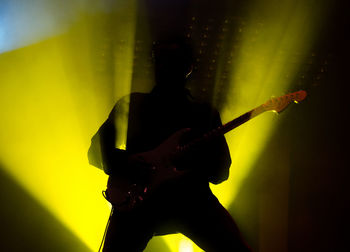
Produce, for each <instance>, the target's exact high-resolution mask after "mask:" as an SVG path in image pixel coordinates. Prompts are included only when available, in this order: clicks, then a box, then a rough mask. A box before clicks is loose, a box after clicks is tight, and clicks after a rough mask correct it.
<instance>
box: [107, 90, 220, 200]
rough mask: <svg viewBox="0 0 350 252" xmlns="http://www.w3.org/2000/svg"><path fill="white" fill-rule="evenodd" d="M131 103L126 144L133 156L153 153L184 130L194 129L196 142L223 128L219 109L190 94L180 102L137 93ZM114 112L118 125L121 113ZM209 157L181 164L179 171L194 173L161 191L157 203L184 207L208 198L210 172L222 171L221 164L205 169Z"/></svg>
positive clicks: (171, 98)
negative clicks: (196, 100)
mask: <svg viewBox="0 0 350 252" xmlns="http://www.w3.org/2000/svg"><path fill="white" fill-rule="evenodd" d="M129 99H130V100H129V101H130V106H129V113H128V118H129V120H128V131H127V132H128V133H127V144H126V149H127V151H128V153H129V154H134V153H141V152H146V151H149V150H153V149H155V148H156V147H157V146H159V145H160V144H161V143H163V142H164V141H165V140H166V139H167V138H168V137H169V136H171V135H172V134H173V133H175V132H176V131H178V130H180V129H183V128H191V129H192V130H191V134H189V135H192V136H190V138H194V137H196V136H197V135H198V136H199V135H201V134H203V133H205V132H207V131H209V130H210V129H212V128H215V127H218V126H219V125H220V124H221V121H220V117H219V114H218V112H217V111H216V110H215V109H213V108H212V107H211V106H210V105H209V104H206V103H199V102H195V101H193V100H192V99H191V98H189V97H188V96H187V95H186V93H184V94H183V95H182V96H176V98H174V97H171V96H170V97H167V96H166V95H164V94H161V95H158V94H157V93H150V94H142V93H133V94H131V95H130V97H129ZM113 111H114V112H112V113H114V115H113V114H112V118H113V119H114V121H116V120H117V119H118V115H119V114H120V111H118V108H115V109H114V110H113ZM112 121H113V120H112ZM213 147H214V148H215V146H213ZM208 156H209V155H208V154H204V155H203V156H202V157H200V156H198V155H197V156H192V157H190V158H188V159H187V160H186V162H183V163H179V164H177V165H178V166H180V167H178V168H179V169H186V170H192V171H194V172H192V173H191V175H189V176H186V177H185V178H183V179H180V180H176V181H170V182H168V183H167V184H165V185H163V186H162V188H161V190H158V191H157V192H156V193H155V194H154V196H153V198H155V201H157V200H159V199H161V201H162V203H166V202H165V201H166V199H171V200H169V203H170V202H171V203H172V204H179V201H182V202H181V203H183V201H190V200H193V198H194V197H201V196H202V197H207V195H208V193H210V189H209V181H208V177H207V174H206V171H208V170H210V169H220V168H221V167H219V166H220V164H217V166H218V167H203V166H205V165H207V164H209V163H208V162H203V160H204V158H203V157H206V158H208ZM202 159H203V160H202ZM209 165H211V164H209ZM164 200H165V201H164Z"/></svg>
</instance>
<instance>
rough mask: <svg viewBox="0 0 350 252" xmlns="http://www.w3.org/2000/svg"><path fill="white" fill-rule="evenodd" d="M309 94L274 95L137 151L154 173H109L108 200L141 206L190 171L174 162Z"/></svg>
mask: <svg viewBox="0 0 350 252" xmlns="http://www.w3.org/2000/svg"><path fill="white" fill-rule="evenodd" d="M306 96H307V93H306V92H305V91H303V90H301V91H298V92H294V93H290V94H287V95H283V96H281V97H278V98H272V99H270V100H268V101H267V102H265V103H264V104H262V105H260V106H258V107H256V108H254V109H252V110H250V111H248V112H246V113H244V114H243V115H241V116H239V117H237V118H236V119H234V120H232V121H229V122H228V123H226V124H224V125H222V126H220V127H217V128H215V129H213V130H211V131H209V132H207V133H206V134H204V135H203V136H201V137H199V138H196V139H195V140H192V141H191V142H189V143H187V144H185V145H183V144H181V139H182V137H183V135H184V134H186V132H188V131H189V129H181V130H179V131H177V132H175V133H174V134H173V135H171V136H170V137H169V138H168V139H166V140H165V141H164V142H163V143H161V144H160V145H159V146H158V147H156V148H155V149H153V150H150V151H147V152H143V153H139V154H135V155H137V157H138V158H139V159H142V161H143V162H145V163H147V164H150V165H151V167H152V168H151V172H150V174H149V176H147V178H146V179H145V181H143V182H135V180H133V179H132V178H125V177H119V176H118V177H117V176H110V177H109V179H108V183H107V190H106V199H107V200H108V201H109V202H110V203H111V204H112V205H113V206H114V207H115V208H116V209H117V210H118V211H129V210H131V209H134V208H135V207H137V206H139V205H141V204H142V203H143V202H144V201H145V200H147V198H148V197H149V196H150V195H152V192H154V191H156V190H158V189H159V188H160V187H161V186H162V185H163V184H166V183H167V182H169V181H170V180H176V179H178V178H180V177H182V176H184V175H185V174H186V173H187V171H183V170H178V169H177V168H176V165H175V164H174V163H176V162H175V161H176V160H177V159H178V158H179V157H181V155H183V154H184V153H186V152H188V151H189V150H190V149H191V148H194V147H195V146H196V145H199V144H202V143H203V142H205V141H208V140H209V139H212V138H214V137H216V136H219V135H224V134H225V133H227V132H229V131H231V130H233V129H234V128H237V127H238V126H240V125H241V124H243V123H245V122H247V121H249V120H250V119H252V118H254V117H256V116H258V115H260V114H262V113H263V112H266V111H275V112H277V113H280V112H282V111H283V110H284V109H286V108H287V107H288V105H289V104H290V103H291V102H296V103H297V102H301V101H303V100H304V99H305V98H306Z"/></svg>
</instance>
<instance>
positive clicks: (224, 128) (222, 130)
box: [182, 105, 266, 151]
mask: <svg viewBox="0 0 350 252" xmlns="http://www.w3.org/2000/svg"><path fill="white" fill-rule="evenodd" d="M265 111H266V109H265V108H264V107H263V106H262V105H261V106H259V107H256V108H255V109H252V110H250V111H248V112H246V113H244V114H243V115H241V116H239V117H237V118H236V119H233V120H232V121H229V122H228V123H225V124H224V125H221V126H219V127H217V128H214V129H213V130H211V131H209V132H207V133H206V134H204V135H203V136H202V137H199V138H196V139H194V140H192V141H191V142H189V143H187V144H186V145H184V146H183V147H182V149H183V151H185V150H188V149H190V148H192V147H193V146H195V145H198V144H201V143H202V142H204V141H208V140H210V139H212V138H214V137H216V136H219V135H224V134H226V133H227V132H229V131H231V130H233V129H235V128H237V127H238V126H240V125H242V124H243V123H245V122H247V121H249V120H250V119H252V118H254V117H256V116H258V115H260V114H261V113H263V112H265Z"/></svg>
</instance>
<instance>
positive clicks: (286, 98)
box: [262, 90, 307, 113]
mask: <svg viewBox="0 0 350 252" xmlns="http://www.w3.org/2000/svg"><path fill="white" fill-rule="evenodd" d="M306 96H307V93H306V91H304V90H300V91H298V92H294V93H290V94H286V95H283V96H280V97H276V98H271V99H270V100H268V101H267V102H265V103H264V104H263V105H262V106H263V108H264V110H265V111H270V110H272V111H275V112H277V113H280V112H282V111H283V110H284V109H285V108H287V107H288V105H289V104H290V103H291V102H295V103H298V102H301V101H303V100H304V99H305V98H306Z"/></svg>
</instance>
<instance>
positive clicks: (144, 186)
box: [106, 128, 190, 211]
mask: <svg viewBox="0 0 350 252" xmlns="http://www.w3.org/2000/svg"><path fill="white" fill-rule="evenodd" d="M189 131H190V129H188V128H186V129H181V130H179V131H177V132H176V133H174V134H173V135H171V136H170V137H169V138H168V139H167V140H165V141H164V142H163V143H161V144H160V145H159V146H158V147H157V148H155V149H153V150H150V151H147V152H142V153H137V154H132V155H130V156H128V157H127V161H126V164H125V165H126V166H127V167H125V168H126V170H129V172H128V175H127V176H110V177H109V179H108V185H107V191H106V195H107V199H108V201H109V202H111V203H112V204H113V205H114V206H115V207H116V209H117V210H119V211H128V210H131V209H133V208H135V207H137V206H138V205H140V204H142V202H143V201H144V200H145V199H147V198H148V197H149V196H150V195H151V194H152V192H154V191H155V190H158V188H159V187H161V185H162V184H165V183H166V182H168V181H170V180H174V179H179V178H180V177H182V176H184V175H185V174H188V172H189V171H182V170H179V169H177V167H176V163H177V161H178V160H180V159H182V158H183V157H184V156H185V155H186V154H188V150H187V151H186V152H185V151H184V149H183V147H182V145H181V142H182V140H183V138H184V136H185V135H186V133H188V132H189Z"/></svg>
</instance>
